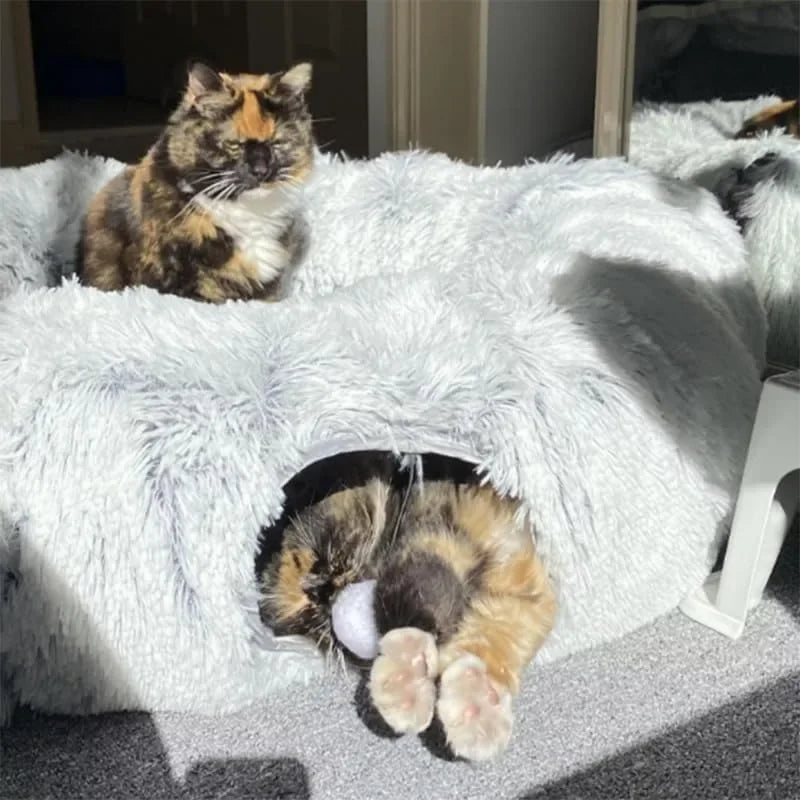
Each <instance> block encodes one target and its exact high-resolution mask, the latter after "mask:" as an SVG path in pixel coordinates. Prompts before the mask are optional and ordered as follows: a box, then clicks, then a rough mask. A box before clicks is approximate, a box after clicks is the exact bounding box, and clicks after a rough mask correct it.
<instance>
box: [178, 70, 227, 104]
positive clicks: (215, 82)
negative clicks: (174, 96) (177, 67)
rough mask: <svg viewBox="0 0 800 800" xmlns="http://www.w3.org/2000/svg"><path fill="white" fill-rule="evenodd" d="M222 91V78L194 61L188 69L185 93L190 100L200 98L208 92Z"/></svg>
mask: <svg viewBox="0 0 800 800" xmlns="http://www.w3.org/2000/svg"><path fill="white" fill-rule="evenodd" d="M220 89H222V76H221V75H220V74H219V73H218V72H216V71H215V70H213V69H211V67H208V66H206V65H205V64H202V63H201V62H199V61H196V62H195V63H194V64H192V66H191V68H190V69H189V79H188V83H187V85H186V93H187V94H188V95H189V98H190V99H191V100H194V99H196V98H198V97H202V96H203V95H204V94H208V93H209V92H218V91H219V90H220Z"/></svg>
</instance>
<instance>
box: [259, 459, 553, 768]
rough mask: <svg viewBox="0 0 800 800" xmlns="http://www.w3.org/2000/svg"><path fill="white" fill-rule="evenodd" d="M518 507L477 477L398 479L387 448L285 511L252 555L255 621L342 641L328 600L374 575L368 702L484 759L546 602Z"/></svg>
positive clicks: (508, 717)
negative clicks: (347, 477)
mask: <svg viewBox="0 0 800 800" xmlns="http://www.w3.org/2000/svg"><path fill="white" fill-rule="evenodd" d="M518 511H519V507H518V504H517V503H516V502H515V501H513V500H510V499H507V498H503V497H501V496H500V495H499V494H498V493H497V492H496V491H495V490H494V489H492V488H491V487H490V486H488V485H483V486H481V485H477V484H476V483H474V482H462V481H459V480H455V479H452V478H449V477H444V478H443V479H438V480H430V479H428V480H424V481H421V482H420V481H412V482H410V483H409V482H408V481H407V480H406V481H405V482H404V480H403V478H402V476H401V477H400V480H399V481H398V480H397V472H396V471H395V472H394V473H393V472H392V465H391V464H390V462H389V461H388V459H387V460H386V461H384V462H383V463H382V465H380V466H379V467H378V468H376V469H375V470H373V471H372V474H369V473H367V474H364V475H362V479H361V480H360V481H358V482H356V484H355V485H353V484H351V485H348V486H344V487H342V486H339V487H337V488H336V489H335V490H334V491H332V492H331V493H330V494H328V495H327V496H326V497H324V498H323V499H321V500H318V501H316V502H314V503H312V504H311V505H309V506H306V507H305V508H303V509H302V510H299V511H298V512H297V513H294V514H293V515H290V516H289V518H288V520H287V522H286V525H285V527H284V529H283V531H282V536H281V537H279V539H280V541H279V543H275V542H273V543H272V544H273V546H272V548H271V549H270V550H269V551H265V552H264V553H263V554H262V560H261V562H260V563H259V565H258V571H259V582H260V589H261V616H262V620H263V621H264V622H265V624H267V625H268V626H269V627H271V628H272V629H273V630H274V632H275V633H276V634H278V635H291V634H295V635H298V634H299V635H303V636H307V637H310V638H311V639H312V640H313V641H314V642H315V643H316V644H317V645H318V646H319V647H320V648H321V649H322V650H324V651H327V652H342V651H346V649H345V648H344V645H343V644H342V643H341V642H340V641H338V640H337V638H336V635H335V632H334V629H333V626H332V622H331V607H332V605H333V602H334V600H335V598H336V596H337V593H338V592H339V591H341V590H342V589H343V588H344V587H345V586H348V585H351V584H354V583H355V582H357V581H361V580H365V579H374V580H375V581H376V584H375V592H374V613H375V619H376V623H377V628H378V633H379V635H380V637H381V638H380V640H379V652H378V656H377V658H376V659H375V660H374V661H373V662H372V663H371V665H370V678H369V691H370V696H371V700H372V703H373V704H374V705H375V707H376V709H377V710H378V712H379V713H380V715H381V716H382V717H383V719H384V720H385V721H386V723H387V724H388V725H389V726H390V727H391V728H392V729H393V730H394V731H395V732H397V733H419V732H422V731H423V730H425V729H427V728H428V727H429V726H430V724H431V722H432V720H433V718H434V715H437V716H438V718H439V720H440V722H441V723H442V727H443V729H444V732H445V734H446V737H447V741H448V744H449V746H450V748H451V749H452V751H453V753H454V754H455V755H457V756H461V757H463V758H467V759H471V760H482V759H488V758H491V757H493V756H494V755H496V754H497V753H498V752H499V751H500V750H502V749H503V748H504V747H505V745H506V744H507V742H508V740H509V737H510V734H511V727H512V720H513V713H512V697H513V695H514V694H516V692H517V691H518V689H519V685H520V681H521V678H522V674H523V671H524V668H525V667H526V665H527V664H528V663H529V662H530V660H531V659H532V658H533V656H534V655H535V654H536V652H537V650H538V649H539V648H540V647H541V645H542V643H543V642H544V640H545V639H546V637H547V635H548V634H549V632H550V630H551V629H552V627H553V624H554V620H555V612H556V602H555V596H554V592H553V589H552V587H551V584H550V581H549V579H548V576H547V573H546V571H545V568H544V566H543V564H542V562H541V561H540V559H539V557H538V556H537V554H536V550H535V546H534V538H533V536H532V533H531V530H530V528H529V526H528V525H527V524H525V523H524V522H522V521H521V520H520V515H519V514H518ZM346 655H347V656H349V657H350V658H351V659H352V660H354V661H356V662H357V661H358V659H355V658H354V657H353V654H352V653H346Z"/></svg>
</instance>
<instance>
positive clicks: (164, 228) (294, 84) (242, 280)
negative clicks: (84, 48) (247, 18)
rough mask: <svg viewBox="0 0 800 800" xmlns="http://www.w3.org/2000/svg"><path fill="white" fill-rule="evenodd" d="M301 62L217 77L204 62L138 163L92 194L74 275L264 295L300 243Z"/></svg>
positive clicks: (201, 296)
mask: <svg viewBox="0 0 800 800" xmlns="http://www.w3.org/2000/svg"><path fill="white" fill-rule="evenodd" d="M310 81H311V67H310V65H308V64H299V65H297V66H295V67H293V68H292V69H290V70H288V71H287V72H283V73H278V74H275V75H227V74H225V73H220V72H216V71H214V70H213V69H211V68H210V67H207V66H205V65H203V64H195V65H194V66H192V67H191V69H190V71H189V74H188V81H187V85H186V89H185V91H184V94H183V98H182V100H181V101H180V103H179V105H178V107H177V109H176V110H175V111H174V112H173V113H172V115H171V116H170V118H169V122H168V123H167V126H166V128H165V129H164V132H163V133H162V134H161V136H160V137H159V139H158V141H157V142H156V143H155V144H154V145H153V147H151V148H150V150H149V152H148V153H147V155H145V157H144V158H143V159H142V161H141V162H140V163H139V164H137V165H136V166H131V167H128V168H127V169H125V170H124V171H123V172H122V173H121V174H120V175H118V176H117V177H115V178H113V179H112V180H111V181H110V182H109V183H108V184H107V185H106V186H105V187H103V188H102V189H101V190H100V192H98V194H97V195H96V196H95V197H94V198H93V199H92V201H91V204H90V206H89V210H88V213H87V215H86V219H85V222H84V226H83V231H82V235H81V241H80V245H79V249H78V259H77V260H78V265H77V273H78V276H79V278H80V280H81V281H82V282H83V283H85V284H88V285H90V286H94V287H96V288H98V289H103V290H106V291H115V290H120V289H123V288H125V287H127V286H137V285H145V286H150V287H152V288H154V289H157V290H158V291H159V292H164V293H169V294H176V295H181V296H183V297H188V298H192V299H194V300H201V301H206V302H210V303H221V302H224V301H226V300H229V299H242V300H251V299H254V300H274V299H276V298H277V297H278V294H279V290H280V288H281V287H280V284H281V276H282V275H283V274H284V272H285V269H286V268H287V266H289V264H290V263H291V261H292V259H293V256H294V255H296V253H294V251H296V250H298V251H299V248H300V245H301V244H302V242H299V241H298V230H299V227H300V225H299V223H300V217H299V204H298V197H297V191H296V189H295V187H297V186H298V185H300V184H301V183H302V182H303V181H304V180H305V179H306V177H307V176H308V175H309V173H310V170H311V166H312V161H313V154H314V141H313V136H312V131H311V125H312V120H311V116H310V114H309V112H308V107H307V105H306V101H305V92H306V90H307V89H308V87H309V85H310Z"/></svg>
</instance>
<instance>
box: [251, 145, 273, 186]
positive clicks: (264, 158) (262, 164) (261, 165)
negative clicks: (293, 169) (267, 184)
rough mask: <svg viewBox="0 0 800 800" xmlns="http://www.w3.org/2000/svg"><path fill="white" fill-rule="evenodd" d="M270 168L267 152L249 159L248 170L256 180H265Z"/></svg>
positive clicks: (270, 162)
mask: <svg viewBox="0 0 800 800" xmlns="http://www.w3.org/2000/svg"><path fill="white" fill-rule="evenodd" d="M271 168H272V158H271V155H270V153H269V151H266V152H263V153H259V154H258V155H254V156H253V157H252V158H251V159H250V170H251V171H252V173H253V175H254V176H255V177H256V178H259V179H263V178H266V177H267V176H268V175H269V173H270V170H271Z"/></svg>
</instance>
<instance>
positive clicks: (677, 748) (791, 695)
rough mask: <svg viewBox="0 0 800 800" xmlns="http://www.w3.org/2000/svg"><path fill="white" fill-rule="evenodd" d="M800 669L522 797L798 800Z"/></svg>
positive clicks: (534, 799)
mask: <svg viewBox="0 0 800 800" xmlns="http://www.w3.org/2000/svg"><path fill="white" fill-rule="evenodd" d="M799 696H800V672H797V673H795V674H794V675H790V676H788V677H786V678H783V679H781V680H778V681H775V682H774V683H772V684H771V685H769V686H767V687H765V688H763V689H760V690H758V691H755V692H752V693H751V694H748V695H746V696H745V697H743V698H741V699H739V700H735V701H733V702H731V703H728V704H726V705H724V706H721V707H720V708H717V709H715V710H714V711H712V712H711V713H709V714H706V715H705V716H703V717H701V718H699V719H697V720H693V721H692V722H691V723H689V724H688V725H685V726H684V727H681V728H676V729H671V730H668V731H667V732H665V733H664V734H663V735H662V736H659V737H657V738H655V739H653V740H651V741H650V742H648V743H647V744H645V745H642V746H640V747H636V748H633V749H632V750H629V751H627V752H625V753H621V754H619V755H616V756H614V757H613V758H610V759H608V760H606V761H602V762H600V763H599V764H597V765H596V766H594V767H592V768H590V769H587V770H584V771H583V772H580V773H577V774H575V775H570V776H569V777H567V778H565V779H563V780H560V781H557V782H555V783H552V784H549V785H546V786H543V787H538V788H536V789H534V790H532V791H531V792H529V793H526V794H524V795H522V796H520V798H519V800H579V799H582V798H591V800H645V799H646V800H686V798H690V797H698V798H699V797H702V798H703V800H730V798H736V797H741V798H745V797H747V798H751V800H761V799H763V800H767V798H769V800H792V799H793V798H797V797H798V796H799V794H800V754H799V753H798V748H797V731H798V730H800V706H799V705H798V702H797V699H798V697H799Z"/></svg>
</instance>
